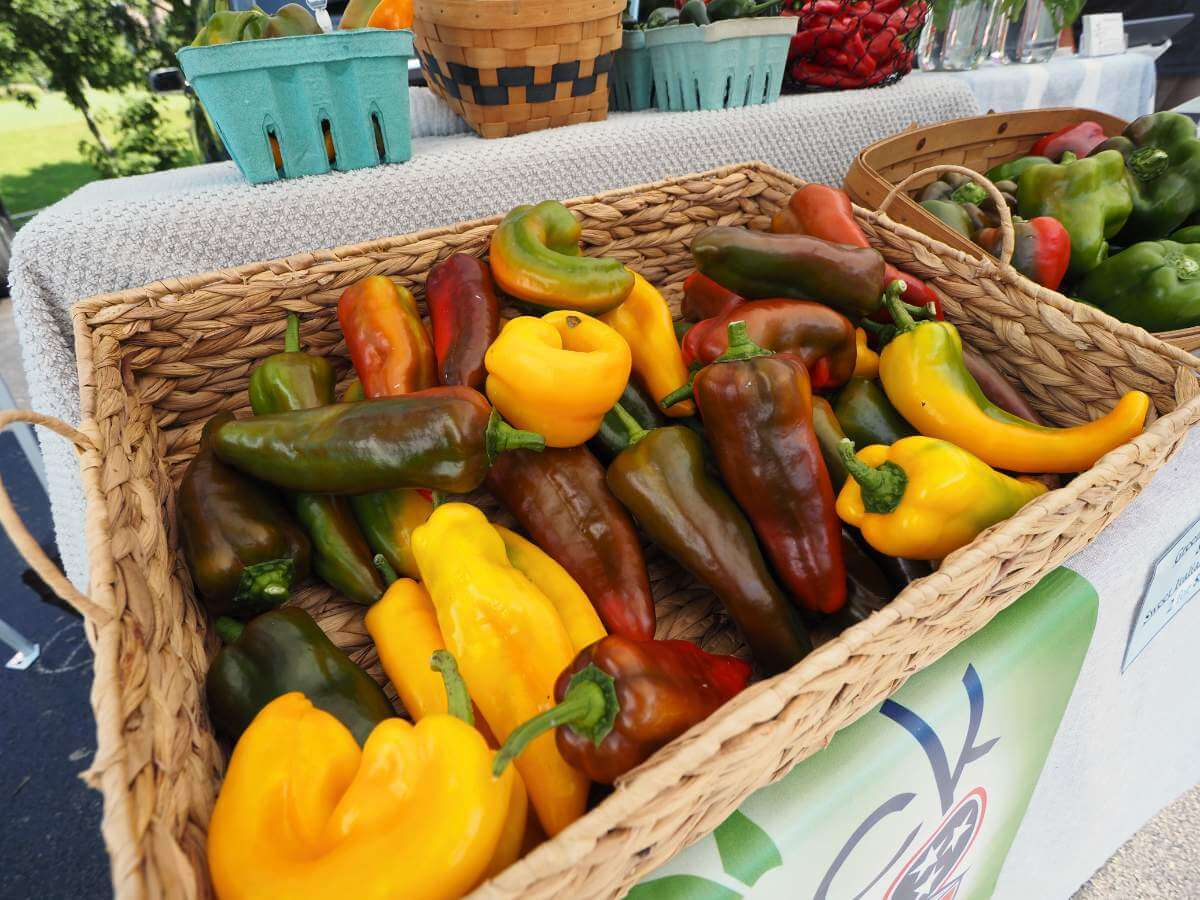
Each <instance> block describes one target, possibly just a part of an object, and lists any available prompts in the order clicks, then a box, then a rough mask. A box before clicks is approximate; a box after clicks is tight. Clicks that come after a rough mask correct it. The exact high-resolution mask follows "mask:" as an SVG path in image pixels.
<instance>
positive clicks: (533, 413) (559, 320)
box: [483, 310, 632, 447]
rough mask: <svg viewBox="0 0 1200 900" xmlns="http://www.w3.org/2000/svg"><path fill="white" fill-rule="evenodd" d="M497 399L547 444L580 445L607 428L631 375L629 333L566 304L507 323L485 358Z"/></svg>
mask: <svg viewBox="0 0 1200 900" xmlns="http://www.w3.org/2000/svg"><path fill="white" fill-rule="evenodd" d="M483 363H484V365H485V366H486V367H487V370H488V378H487V394H488V398H489V399H490V400H491V401H492V405H493V406H495V407H496V409H497V410H498V411H499V412H500V414H501V415H502V416H504V418H505V419H506V420H508V421H509V422H511V423H512V424H513V425H514V426H515V427H517V428H528V429H531V430H535V431H537V433H538V434H541V435H544V436H545V438H546V446H547V447H574V446H577V445H579V444H582V443H583V442H584V441H586V440H588V438H590V437H592V436H593V435H595V433H596V432H597V431H599V430H600V422H601V421H602V420H603V419H604V414H605V413H606V412H608V411H609V410H610V409H612V408H613V405H614V404H615V403H616V402H617V400H619V399H620V397H621V393H622V392H623V391H624V390H625V385H626V383H627V382H628V381H629V370H630V367H631V366H632V355H631V353H630V350H629V344H628V343H626V341H625V338H623V337H621V335H620V334H618V333H617V332H616V331H614V330H613V329H612V328H610V327H609V326H608V325H605V324H604V323H603V322H601V321H600V320H599V319H593V318H592V317H591V316H589V315H585V314H584V313H581V312H575V311H574V310H559V311H557V312H552V313H549V314H547V315H545V316H543V317H542V318H540V319H537V318H534V317H532V316H520V317H519V318H516V319H512V320H511V321H510V322H508V324H507V325H505V326H504V329H503V330H502V331H501V332H500V336H499V337H498V338H496V340H495V341H494V342H493V343H492V346H491V347H489V348H488V351H487V354H486V356H484V360H483Z"/></svg>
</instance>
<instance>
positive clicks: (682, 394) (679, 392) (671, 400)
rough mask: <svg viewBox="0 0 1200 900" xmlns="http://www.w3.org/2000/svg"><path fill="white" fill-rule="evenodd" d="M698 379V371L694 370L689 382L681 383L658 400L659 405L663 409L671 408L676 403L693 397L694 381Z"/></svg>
mask: <svg viewBox="0 0 1200 900" xmlns="http://www.w3.org/2000/svg"><path fill="white" fill-rule="evenodd" d="M695 380H696V373H695V372H693V373H692V374H691V376H690V377H689V378H688V380H687V384H683V385H680V386H679V387H677V388H675V390H673V391H671V393H669V394H667V396H665V397H663V398H662V399H661V400H659V401H658V405H659V406H661V407H662V408H663V409H670V408H671V407H672V406H674V405H675V404H676V403H681V402H683V401H684V400H691V399H692V382H694V381H695Z"/></svg>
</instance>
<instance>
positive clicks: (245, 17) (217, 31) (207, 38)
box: [191, 6, 267, 47]
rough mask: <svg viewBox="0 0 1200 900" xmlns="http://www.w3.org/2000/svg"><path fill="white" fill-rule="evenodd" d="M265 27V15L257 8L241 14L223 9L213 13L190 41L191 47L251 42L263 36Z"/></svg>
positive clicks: (254, 7)
mask: <svg viewBox="0 0 1200 900" xmlns="http://www.w3.org/2000/svg"><path fill="white" fill-rule="evenodd" d="M266 27H267V14H266V13H264V12H263V11H262V10H261V9H259V8H258V7H257V6H253V7H251V8H250V9H247V10H244V11H243V12H234V11H232V10H228V9H223V10H219V11H217V12H215V13H213V14H212V15H211V16H210V17H209V19H208V22H206V23H205V25H204V27H203V28H201V29H200V31H199V32H198V33H197V34H196V37H195V38H194V39H193V40H192V44H191V45H192V46H193V47H209V46H212V45H213V44H232V43H233V42H234V41H252V40H257V39H258V38H261V37H262V36H263V31H264V30H265V29H266Z"/></svg>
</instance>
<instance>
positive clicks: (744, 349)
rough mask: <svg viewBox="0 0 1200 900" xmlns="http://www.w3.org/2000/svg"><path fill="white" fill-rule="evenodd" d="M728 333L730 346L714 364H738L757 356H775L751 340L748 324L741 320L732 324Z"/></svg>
mask: <svg viewBox="0 0 1200 900" xmlns="http://www.w3.org/2000/svg"><path fill="white" fill-rule="evenodd" d="M726 333H727V334H728V344H729V346H728V347H726V348H725V352H724V353H722V354H721V355H720V356H718V357H717V358H716V359H715V360H713V362H719V363H720V362H737V361H738V360H742V359H753V358H754V357H756V356H774V355H775V354H774V353H773V352H772V351H770V350H767V349H765V348H763V347H760V346H759V345H758V344H756V343H754V341H752V340H751V339H750V334H749V332H748V331H746V323H745V322H744V321H742V320H741V319H739V320H738V321H736V322H730V323H729V328H728V329H727V330H726Z"/></svg>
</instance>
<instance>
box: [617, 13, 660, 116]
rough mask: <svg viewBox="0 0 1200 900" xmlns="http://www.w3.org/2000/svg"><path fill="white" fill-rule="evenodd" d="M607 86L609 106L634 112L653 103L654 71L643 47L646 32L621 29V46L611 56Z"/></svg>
mask: <svg viewBox="0 0 1200 900" xmlns="http://www.w3.org/2000/svg"><path fill="white" fill-rule="evenodd" d="M608 86H609V108H610V109H615V110H619V111H621V112H637V111H639V110H643V109H649V108H650V107H651V106H653V105H654V72H653V70H652V69H651V66H650V51H649V50H647V49H646V32H644V31H637V30H626V31H622V32H621V49H620V50H618V51H617V54H616V57H615V58H614V60H613V69H612V72H611V73H610V74H609V76H608Z"/></svg>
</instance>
